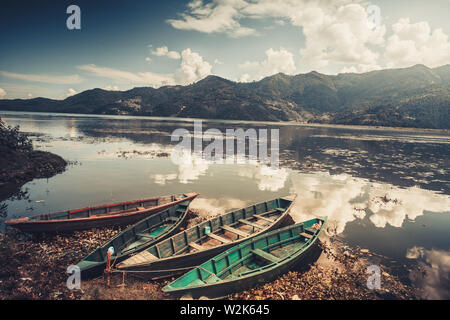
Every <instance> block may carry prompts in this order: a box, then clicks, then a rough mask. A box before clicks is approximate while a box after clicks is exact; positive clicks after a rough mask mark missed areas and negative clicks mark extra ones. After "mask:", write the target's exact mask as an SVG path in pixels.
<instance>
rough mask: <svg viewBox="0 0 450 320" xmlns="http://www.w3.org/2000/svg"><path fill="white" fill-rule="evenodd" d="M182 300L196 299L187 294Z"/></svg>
mask: <svg viewBox="0 0 450 320" xmlns="http://www.w3.org/2000/svg"><path fill="white" fill-rule="evenodd" d="M180 300H194V299H193V298H192V296H191V295H190V294H185V295H184V296H182V297H181V298H180Z"/></svg>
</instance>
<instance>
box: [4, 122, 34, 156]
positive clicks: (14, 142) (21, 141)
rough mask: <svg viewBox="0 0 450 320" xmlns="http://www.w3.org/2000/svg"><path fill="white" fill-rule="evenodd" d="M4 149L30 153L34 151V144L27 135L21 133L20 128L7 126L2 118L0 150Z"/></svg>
mask: <svg viewBox="0 0 450 320" xmlns="http://www.w3.org/2000/svg"><path fill="white" fill-rule="evenodd" d="M2 149H9V150H15V151H22V152H29V151H31V150H32V149H33V144H32V143H31V141H30V139H28V137H27V136H26V135H24V134H22V133H20V131H19V126H16V127H14V128H12V127H10V126H7V125H6V124H5V122H4V121H3V120H2V118H0V150H2ZM3 151H5V150H3Z"/></svg>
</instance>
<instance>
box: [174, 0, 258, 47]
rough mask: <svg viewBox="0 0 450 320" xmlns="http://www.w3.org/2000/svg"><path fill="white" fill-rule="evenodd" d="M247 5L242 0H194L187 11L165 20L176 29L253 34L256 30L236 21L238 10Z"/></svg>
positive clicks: (237, 36)
mask: <svg viewBox="0 0 450 320" xmlns="http://www.w3.org/2000/svg"><path fill="white" fill-rule="evenodd" d="M247 5H248V3H247V2H246V1H243V0H214V1H212V2H209V3H203V1H201V0H194V1H191V2H190V3H189V4H188V5H187V7H188V13H182V14H180V16H181V18H180V19H169V20H167V22H168V23H169V24H170V25H172V27H174V28H176V29H182V30H195V31H199V32H204V33H216V32H219V33H226V34H228V35H229V36H230V37H234V38H239V37H243V36H248V35H255V34H257V32H256V31H255V30H254V29H252V28H247V27H243V26H241V24H240V23H239V22H238V21H237V20H238V19H239V17H241V16H242V14H241V13H240V10H242V9H244V8H245V7H246V6H247Z"/></svg>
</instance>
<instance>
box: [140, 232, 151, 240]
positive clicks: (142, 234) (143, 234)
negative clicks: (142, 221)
mask: <svg viewBox="0 0 450 320" xmlns="http://www.w3.org/2000/svg"><path fill="white" fill-rule="evenodd" d="M136 235H137V236H139V237H141V238H148V239H153V238H154V237H152V236H151V235H149V234H145V233H137V234H136Z"/></svg>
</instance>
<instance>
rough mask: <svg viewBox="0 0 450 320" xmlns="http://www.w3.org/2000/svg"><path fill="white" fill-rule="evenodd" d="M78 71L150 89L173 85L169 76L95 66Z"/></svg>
mask: <svg viewBox="0 0 450 320" xmlns="http://www.w3.org/2000/svg"><path fill="white" fill-rule="evenodd" d="M78 68H79V69H80V70H83V71H87V72H89V73H91V74H93V75H95V76H98V77H102V78H108V79H112V80H114V81H117V82H121V83H128V84H132V85H146V86H152V87H161V86H164V85H173V84H175V82H174V79H173V76H172V75H171V74H163V73H153V72H138V73H132V72H129V71H123V70H119V69H114V68H108V67H100V66H96V65H95V64H87V65H81V66H78Z"/></svg>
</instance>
